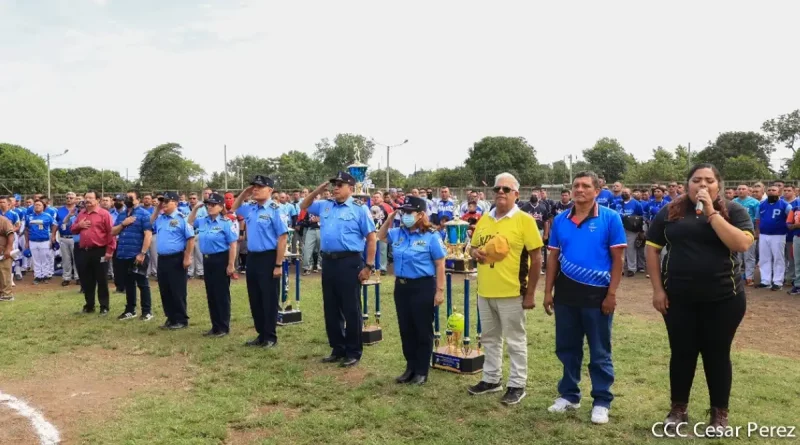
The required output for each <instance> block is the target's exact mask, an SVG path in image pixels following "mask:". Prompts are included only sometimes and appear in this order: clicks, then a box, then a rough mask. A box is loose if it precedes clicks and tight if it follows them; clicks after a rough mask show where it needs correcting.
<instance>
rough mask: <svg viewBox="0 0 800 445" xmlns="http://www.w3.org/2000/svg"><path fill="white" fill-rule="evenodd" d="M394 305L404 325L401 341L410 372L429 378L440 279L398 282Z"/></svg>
mask: <svg viewBox="0 0 800 445" xmlns="http://www.w3.org/2000/svg"><path fill="white" fill-rule="evenodd" d="M394 283H395V284H394V305H395V308H396V310H397V323H398V324H399V325H400V341H401V343H402V344H403V356H404V357H405V358H406V369H407V370H410V371H413V372H414V374H416V375H428V368H430V365H431V351H432V350H433V309H434V308H433V297H434V296H435V295H436V280H435V279H434V277H425V278H420V279H416V280H403V279H400V278H398V279H396V280H395V282H394Z"/></svg>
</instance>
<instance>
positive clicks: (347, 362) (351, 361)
mask: <svg viewBox="0 0 800 445" xmlns="http://www.w3.org/2000/svg"><path fill="white" fill-rule="evenodd" d="M360 361H361V360H359V359H357V358H346V359H344V361H343V362H342V363H340V364H339V366H340V367H342V368H350V367H353V366H355V365H357V364H358V362H360Z"/></svg>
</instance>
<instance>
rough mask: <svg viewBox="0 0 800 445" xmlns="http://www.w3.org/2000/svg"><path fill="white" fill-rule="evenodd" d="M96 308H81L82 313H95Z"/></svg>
mask: <svg viewBox="0 0 800 445" xmlns="http://www.w3.org/2000/svg"><path fill="white" fill-rule="evenodd" d="M93 313H94V308H93V307H85V306H84V308H83V309H81V314H93Z"/></svg>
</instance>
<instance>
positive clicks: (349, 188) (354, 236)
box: [300, 172, 377, 367]
mask: <svg viewBox="0 0 800 445" xmlns="http://www.w3.org/2000/svg"><path fill="white" fill-rule="evenodd" d="M329 184H330V185H333V199H330V200H319V201H314V198H315V197H316V196H317V195H319V194H320V193H322V192H323V191H324V190H327V188H328V185H329ZM355 184H356V180H355V178H353V177H352V176H351V175H349V174H347V173H345V172H339V174H338V175H337V176H336V177H335V178H332V179H330V180H329V181H328V182H323V183H322V184H320V185H319V187H317V188H316V189H315V190H314V191H313V192H311V194H309V195H308V196H306V198H305V199H304V200H303V202H302V203H301V204H300V208H301V209H308V213H310V214H311V215H314V216H318V217H319V219H320V222H319V223H320V238H321V248H320V250H321V252H322V253H321V256H322V301H323V307H324V311H325V330H326V331H327V333H328V343H329V344H330V347H331V354H330V355H329V356H327V357H325V358H324V359H322V362H323V363H336V362H341V364H340V366H342V367H350V366H354V365H356V364H358V362H359V361H360V360H361V353H362V350H363V345H362V344H361V324H362V320H361V298H360V297H359V294H360V290H361V282H362V281H364V280H366V279H367V278H369V274H370V272H372V271H373V270H375V264H374V263H371V262H369V261H371V260H372V259H373V258H375V248H376V245H375V242H376V239H377V238H376V236H375V223H374V222H373V221H372V214H371V213H370V211H369V209H368V208H367V206H366V205H364V204H363V203H362V202H361V201H360V200H355V199H353V197H352V194H353V187H354V186H355ZM365 245H366V249H367V256H366V258H367V259H368V260H367V261H368V262H367V263H366V264H364V262H363V261H362V259H361V255H362V253H363V252H364V247H365Z"/></svg>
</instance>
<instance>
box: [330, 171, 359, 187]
mask: <svg viewBox="0 0 800 445" xmlns="http://www.w3.org/2000/svg"><path fill="white" fill-rule="evenodd" d="M328 182H330V183H331V184H333V183H336V182H344V183H345V184H347V185H356V178H354V177H353V176H351V175H350V173H346V172H339V174H338V175H336V177H335V178H331V179H330V180H329V181H328Z"/></svg>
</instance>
